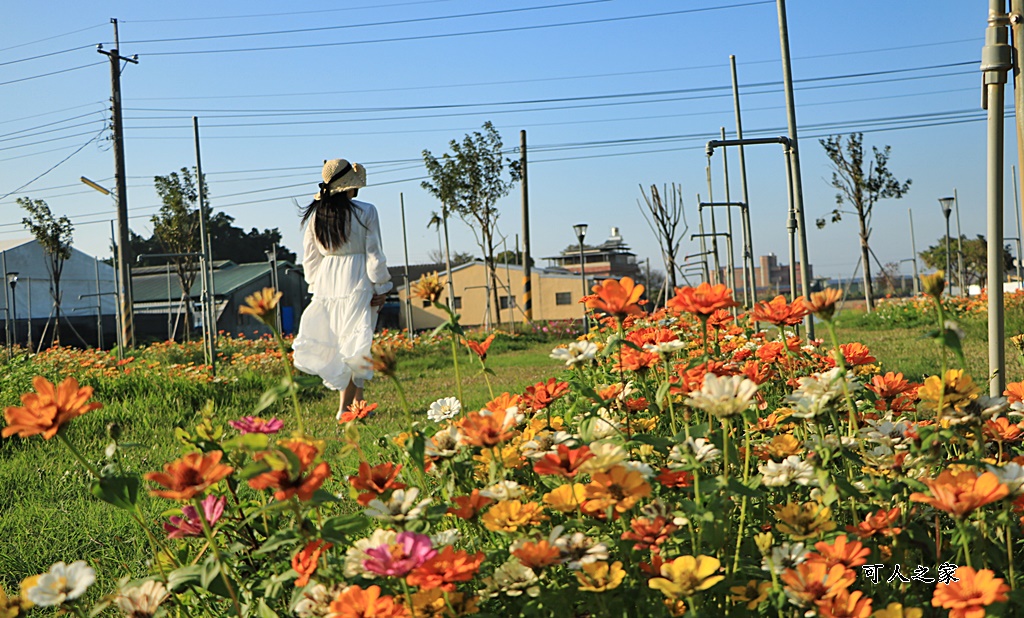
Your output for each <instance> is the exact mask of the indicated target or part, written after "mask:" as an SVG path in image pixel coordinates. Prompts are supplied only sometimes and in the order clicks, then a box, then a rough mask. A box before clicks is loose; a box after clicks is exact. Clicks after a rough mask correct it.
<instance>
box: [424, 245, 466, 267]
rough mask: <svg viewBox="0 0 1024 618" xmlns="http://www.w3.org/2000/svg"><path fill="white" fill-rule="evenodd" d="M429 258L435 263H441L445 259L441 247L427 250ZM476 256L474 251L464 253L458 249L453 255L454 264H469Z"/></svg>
mask: <svg viewBox="0 0 1024 618" xmlns="http://www.w3.org/2000/svg"><path fill="white" fill-rule="evenodd" d="M427 259H428V260H430V261H431V262H433V263H435V264H441V263H443V262H444V261H445V256H444V254H443V253H442V252H441V250H440V249H431V250H430V251H427ZM475 259H476V258H475V257H473V254H472V253H464V252H462V251H456V252H455V253H454V254H453V255H452V266H461V265H462V264H469V263H470V262H472V261H473V260H475Z"/></svg>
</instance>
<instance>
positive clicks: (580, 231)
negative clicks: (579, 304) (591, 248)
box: [572, 223, 590, 333]
mask: <svg viewBox="0 0 1024 618" xmlns="http://www.w3.org/2000/svg"><path fill="white" fill-rule="evenodd" d="M572 229H573V231H575V232H576V238H577V239H579V241H580V281H582V282H583V295H584V296H586V295H587V291H588V290H587V267H586V265H585V264H584V259H585V258H584V256H583V239H584V238H585V237H586V236H587V224H586V223H577V224H576V225H574V226H572ZM583 332H584V333H588V332H590V325H589V324H588V322H587V306H586V305H585V304H584V305H583Z"/></svg>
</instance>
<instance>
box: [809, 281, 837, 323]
mask: <svg viewBox="0 0 1024 618" xmlns="http://www.w3.org/2000/svg"><path fill="white" fill-rule="evenodd" d="M842 297H843V291H842V290H837V289H835V288H825V289H824V290H822V291H821V292H814V293H813V294H811V300H809V301H807V302H805V304H806V305H807V309H808V310H809V311H810V312H811V313H813V314H815V315H817V316H818V317H820V318H821V319H823V320H831V319H832V315H833V314H834V313H835V311H836V303H837V302H838V301H839V299H840V298H842Z"/></svg>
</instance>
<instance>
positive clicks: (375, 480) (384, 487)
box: [348, 461, 406, 506]
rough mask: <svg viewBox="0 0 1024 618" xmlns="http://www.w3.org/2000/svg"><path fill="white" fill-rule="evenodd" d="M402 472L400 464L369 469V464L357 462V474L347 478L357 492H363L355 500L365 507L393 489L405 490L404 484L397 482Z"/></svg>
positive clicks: (380, 465) (379, 465)
mask: <svg viewBox="0 0 1024 618" xmlns="http://www.w3.org/2000/svg"><path fill="white" fill-rule="evenodd" d="M401 471H402V464H397V465H396V464H393V463H391V462H387V463H382V464H377V465H376V466H373V467H372V468H371V467H370V464H369V463H367V462H365V461H361V462H359V474H356V475H353V476H350V477H348V482H349V483H351V484H352V487H355V488H356V489H357V490H363V492H364V493H361V494H359V497H358V498H357V500H358V502H359V504H362V505H363V506H366V505H367V504H369V503H370V502H372V501H373V499H374V498H377V497H379V496H381V495H383V494H385V493H387V492H389V491H392V490H394V489H405V487H406V485H405V483H400V482H398V473H399V472H401Z"/></svg>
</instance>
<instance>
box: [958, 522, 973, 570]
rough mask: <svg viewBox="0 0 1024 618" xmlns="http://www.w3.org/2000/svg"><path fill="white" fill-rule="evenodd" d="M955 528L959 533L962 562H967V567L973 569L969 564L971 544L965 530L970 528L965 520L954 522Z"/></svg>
mask: <svg viewBox="0 0 1024 618" xmlns="http://www.w3.org/2000/svg"><path fill="white" fill-rule="evenodd" d="M956 527H957V529H958V530H959V531H960V546H961V547H962V548H963V550H964V560H966V561H967V566H969V567H972V568H973V567H974V565H973V564H971V543H970V541H969V540H968V539H967V529H968V528H969V527H970V526H968V525H967V522H966V521H965V520H963V519H957V520H956Z"/></svg>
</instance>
